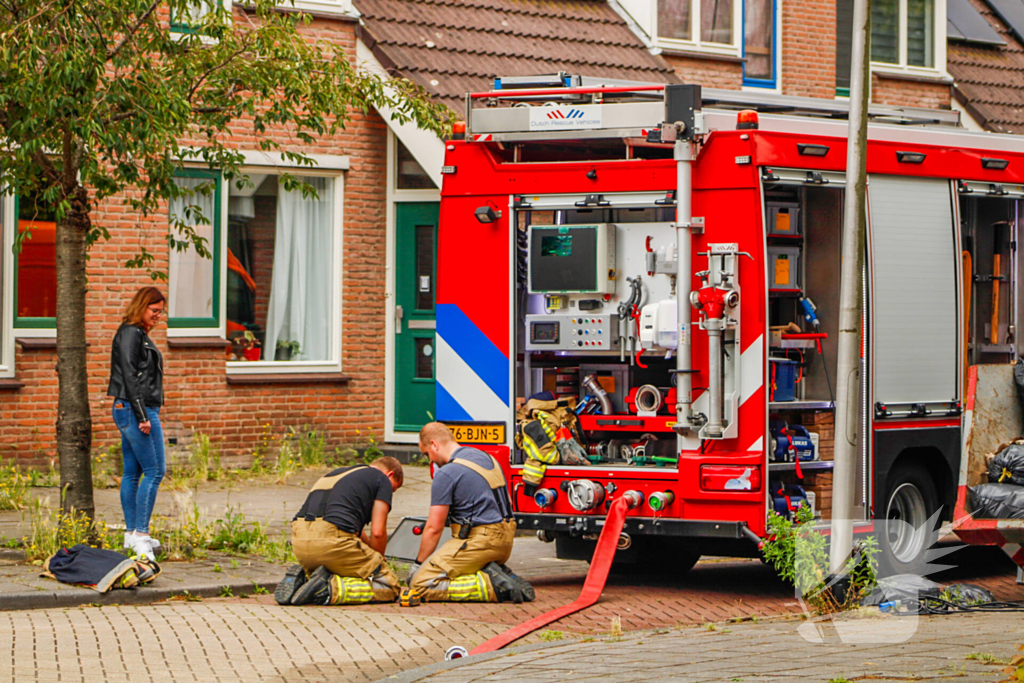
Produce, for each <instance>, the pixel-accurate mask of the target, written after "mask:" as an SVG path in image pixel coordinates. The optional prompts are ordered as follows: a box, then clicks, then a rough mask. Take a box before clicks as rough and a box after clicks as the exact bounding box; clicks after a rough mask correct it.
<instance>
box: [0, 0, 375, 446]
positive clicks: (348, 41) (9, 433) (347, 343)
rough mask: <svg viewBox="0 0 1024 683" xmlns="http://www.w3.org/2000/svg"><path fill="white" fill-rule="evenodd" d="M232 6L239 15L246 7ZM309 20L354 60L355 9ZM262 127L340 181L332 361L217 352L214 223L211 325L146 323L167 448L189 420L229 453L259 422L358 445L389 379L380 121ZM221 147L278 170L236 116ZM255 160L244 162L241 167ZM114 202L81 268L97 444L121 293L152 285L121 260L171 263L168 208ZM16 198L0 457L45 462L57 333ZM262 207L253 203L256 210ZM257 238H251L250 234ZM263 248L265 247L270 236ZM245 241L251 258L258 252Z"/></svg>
mask: <svg viewBox="0 0 1024 683" xmlns="http://www.w3.org/2000/svg"><path fill="white" fill-rule="evenodd" d="M234 11H235V12H236V14H237V13H240V12H241V11H242V10H240V9H239V8H235V10H234ZM314 16H315V18H314V19H313V21H312V22H311V23H310V24H309V25H308V26H302V27H301V28H300V29H299V30H300V31H301V32H302V33H304V34H307V35H308V36H310V37H311V38H312V37H315V38H318V39H322V40H325V41H329V42H331V43H335V44H340V45H342V46H344V48H345V51H346V52H347V53H348V54H349V55H350V57H351V58H352V59H353V60H354V59H355V54H356V29H357V26H358V20H357V19H356V18H355V17H354V16H353V15H352V14H351V13H350V11H348V10H347V9H346V8H344V7H341V6H340V5H339V6H338V7H337V8H330V7H326V9H325V10H320V11H317V12H316V13H315V15H314ZM270 135H273V136H274V137H275V138H277V139H278V140H279V141H281V142H282V143H284V145H283V146H284V148H285V149H288V150H293V151H299V152H303V153H306V154H314V155H316V156H317V158H318V159H319V160H320V162H321V165H320V168H319V169H318V170H317V171H316V172H315V174H316V175H322V176H324V177H325V178H327V180H326V181H325V182H330V183H333V186H334V189H335V190H340V192H339V193H338V194H339V195H340V196H339V198H338V200H337V201H336V205H337V207H339V213H340V215H339V216H335V217H334V220H333V222H332V223H331V225H330V231H331V233H332V235H333V238H335V239H340V240H341V248H340V249H337V250H335V252H334V254H335V255H337V256H338V257H339V258H338V259H336V260H335V262H334V263H332V264H331V265H332V267H333V268H336V269H337V270H336V274H335V277H336V278H337V279H338V289H339V291H340V292H342V293H343V294H342V296H343V301H342V302H341V303H340V305H337V306H336V307H335V308H336V311H335V312H336V313H337V314H338V315H340V320H339V321H337V322H335V321H332V322H333V323H334V328H335V331H336V333H337V334H340V335H341V337H342V339H341V343H339V344H337V347H338V349H339V350H338V351H337V352H336V353H332V354H331V357H330V358H327V359H326V360H329V361H330V363H327V364H324V365H325V366H333V367H312V368H309V367H306V366H308V365H310V364H309V363H306V364H300V365H301V367H291V366H292V365H293V364H291V363H288V364H284V363H278V364H276V365H277V366H278V367H273V366H274V365H275V364H274V363H272V362H267V363H263V364H262V365H264V367H263V368H261V370H262V372H261V373H253V372H251V371H250V369H249V368H246V367H238V366H240V365H242V366H244V365H245V363H228V362H226V349H228V348H229V347H228V346H227V344H226V341H225V334H226V326H227V325H228V323H227V321H226V311H225V305H226V303H227V302H226V301H225V298H226V297H227V286H226V283H225V279H226V278H227V276H228V273H229V271H228V267H227V263H226V258H225V253H226V244H227V233H228V229H229V228H228V225H222V226H220V242H219V247H220V249H219V253H216V254H215V258H214V260H213V262H210V264H209V267H210V268H211V269H216V271H217V276H216V278H215V280H216V281H218V285H216V286H217V287H219V291H218V292H216V293H213V297H212V298H213V299H214V300H216V301H217V303H216V304H215V308H219V310H214V311H213V314H214V318H215V321H216V326H215V327H207V328H196V329H195V330H192V329H188V328H177V329H176V328H172V327H169V326H168V325H167V324H166V323H162V324H160V325H159V326H158V327H157V328H156V329H155V330H154V331H153V333H152V337H153V339H154V341H155V342H156V344H157V346H158V347H159V348H160V349H161V351H162V353H163V356H164V367H165V370H164V372H165V385H164V386H165V399H166V404H165V406H164V409H163V410H162V413H161V416H162V422H163V425H164V429H165V433H166V437H167V438H168V441H169V443H170V446H171V450H172V451H173V450H174V445H175V444H178V445H179V446H180V445H183V444H185V443H187V442H188V439H189V437H190V434H191V430H196V431H200V432H203V433H206V434H208V435H209V436H210V437H211V438H212V440H213V441H214V442H215V443H217V444H218V445H219V446H220V447H221V450H222V454H223V455H224V456H226V459H227V461H228V462H242V461H245V460H247V456H248V455H249V453H250V450H251V447H252V445H253V444H255V443H256V441H257V439H258V437H259V435H260V434H261V433H262V432H263V430H264V429H268V430H271V431H273V432H274V433H278V434H279V433H282V432H283V431H285V430H286V429H287V428H289V427H295V428H299V427H301V426H303V425H310V426H313V427H316V428H317V429H319V430H320V431H322V432H324V433H325V434H327V435H329V437H330V441H329V443H330V445H331V446H332V447H333V446H341V445H365V444H366V443H367V442H368V440H369V439H370V438H371V437H373V438H376V439H378V440H380V439H382V436H383V425H384V418H383V414H384V406H383V394H382V391H381V386H382V385H383V383H384V379H385V378H384V369H383V365H384V348H383V345H382V344H381V333H382V330H383V328H384V320H383V318H384V299H385V294H386V292H385V281H386V278H385V272H384V269H383V267H382V259H381V258H380V254H382V253H383V252H384V250H385V241H386V240H385V230H384V224H385V213H386V210H385V195H384V193H383V192H382V191H381V188H382V187H384V185H385V183H386V175H387V174H386V166H387V160H386V157H385V153H386V149H387V124H386V123H385V122H384V120H383V119H382V118H381V117H380V116H379V115H378V114H377V113H376V112H370V113H367V114H362V113H359V112H353V115H352V118H351V121H350V123H349V124H348V126H347V129H346V130H345V131H343V132H341V133H340V134H338V135H336V136H334V137H331V138H325V139H323V140H321V141H319V142H318V144H316V145H315V146H308V145H303V144H301V143H298V142H296V141H295V140H294V139H290V138H289V137H288V135H287V133H286V132H285V131H283V130H273V131H271V132H270ZM229 146H231V147H233V148H236V149H239V150H243V151H247V152H248V154H247V170H248V172H249V173H250V175H252V176H253V177H256V174H259V175H260V176H267V177H271V176H273V175H274V174H275V173H277V172H280V171H281V170H283V169H285V168H286V166H284V165H283V164H284V163H285V162H283V161H282V159H281V158H280V156H279V155H267V154H262V153H259V152H257V151H256V150H257V149H258V147H257V140H256V138H255V137H254V136H253V134H252V132H251V130H249V129H247V127H246V126H245V125H244V124H240V125H239V126H237V127H236V132H235V133H234V134H233V135H232V137H231V138H230V140H229ZM250 156H251V161H252V163H248V161H249V160H250V159H249V157H250ZM290 170H293V171H295V169H290ZM297 174H298V173H297ZM311 175H312V174H311ZM264 185H265V186H266V185H267V183H264ZM228 194H229V191H228V187H227V184H226V183H225V184H224V185H223V187H222V192H221V195H222V196H221V199H222V204H226V202H227V196H228ZM255 199H256V200H257V201H256V204H257V206H259V205H263V209H264V210H263V211H262V214H264V218H265V217H266V216H265V214H266V204H267V201H268V197H256V198H255ZM123 200H124V197H121V196H116V197H112V198H110V199H107V200H105V201H103V202H102V203H100V204H99V205H98V206H96V207H95V208H94V210H93V213H92V220H93V223H94V224H96V225H102V226H103V227H105V228H107V229H108V230H109V231H110V235H111V239H110V240H109V241H101V242H98V243H97V244H96V245H95V246H94V247H93V248H92V250H91V253H90V261H89V264H88V276H89V291H88V295H87V319H86V325H87V338H88V343H89V345H90V346H89V350H88V371H89V403H90V408H91V412H92V417H93V427H94V439H93V443H94V446H95V447H103V446H105V445H107V444H110V443H112V442H115V441H118V440H119V435H118V433H117V430H116V428H115V426H114V424H113V422H112V420H111V416H110V405H111V402H110V399H109V398H108V397H107V396H106V388H107V381H108V378H109V359H110V343H111V339H112V337H113V334H114V332H115V331H116V329H117V327H118V325H119V322H120V317H121V314H122V312H123V310H124V307H125V305H126V304H127V302H128V300H129V299H130V298H131V296H132V295H133V294H134V292H135V291H136V290H137V289H138V288H139V287H141V286H143V285H146V284H150V280H149V278H148V277H147V275H146V273H145V272H144V271H142V270H131V269H126V268H125V267H124V262H125V261H126V260H127V259H128V258H130V257H131V256H133V255H134V254H135V253H136V250H137V248H138V246H139V245H140V244H144V245H145V246H146V248H147V249H148V250H149V251H151V252H153V253H154V255H155V257H156V263H157V267H158V268H159V269H161V270H163V271H164V272H168V270H169V266H170V260H169V259H170V254H169V252H168V247H167V245H166V242H165V241H164V239H163V235H164V234H165V232H166V226H167V221H168V217H167V214H166V213H162V214H158V215H153V216H150V217H148V218H142V217H141V216H139V215H137V214H135V213H133V212H132V211H131V209H130V208H129V207H127V206H125V205H124V203H123ZM15 205H16V202H15V200H14V198H11V197H5V198H3V200H2V208H0V211H2V213H0V216H2V226H3V228H2V230H3V233H2V234H3V238H4V249H3V260H2V268H0V271H2V273H3V280H2V282H3V285H2V288H0V294H2V296H3V299H2V302H3V305H2V309H3V314H4V321H5V324H4V327H3V328H2V334H0V345H2V348H3V353H2V354H0V366H2V368H3V378H2V379H0V410H2V412H3V416H4V417H3V419H2V420H0V459H9V458H15V459H17V460H18V461H20V462H23V463H25V464H30V465H44V464H47V463H49V462H51V461H52V459H53V458H54V457H55V456H54V440H55V426H54V423H55V411H56V399H57V375H56V372H55V364H56V362H57V357H56V344H55V332H54V329H53V326H52V322H51V323H50V324H47V321H46V320H45V319H43V320H40V318H45V316H39V315H32V314H38V313H40V312H42V313H44V314H45V313H47V312H49V310H48V309H46V308H45V306H46V305H48V304H44V303H40V301H41V299H40V298H39V297H38V296H37V297H35V299H36V300H35V301H33V296H32V293H31V292H30V291H28V290H29V288H30V287H31V288H36V287H38V288H39V289H38V290H37V292H38V291H41V290H46V289H48V287H49V286H48V284H47V283H45V282H44V280H45V277H44V278H38V279H35V277H36V273H34V272H33V273H23V274H22V276H21V277H18V273H17V270H18V268H17V266H18V265H19V264H18V263H17V261H18V260H28V258H27V257H26V254H25V252H23V253H22V256H20V257H18V258H15V257H14V256H12V254H11V248H10V246H11V241H12V239H13V234H14V226H15V225H17V222H18V217H17V216H16V215H15ZM217 213H218V214H225V215H226V214H227V207H226V206H220V207H218V208H217ZM260 213H261V212H257V216H256V217H257V218H259V214H260ZM22 218H24V214H23V216H22ZM270 218H271V220H272V219H273V215H271V217H270ZM256 227H257V228H258V226H256ZM264 233H266V230H264ZM271 233H272V226H271ZM253 234H254V235H256V236H257V237H258V235H259V232H258V230H254V231H253ZM271 238H272V234H271ZM260 244H263V245H267V244H268V241H267V240H266V239H264V240H262V241H260ZM269 249H270V250H271V251H273V242H272V241H271V242H270V243H269ZM215 251H218V250H215ZM253 251H254V252H257V254H256V255H257V257H258V256H259V254H258V251H259V250H258V249H254V250H253ZM257 260H260V259H257ZM261 260H262V266H263V269H264V271H267V270H268V269H269V268H270V267H271V260H272V259H271V258H269V257H266V255H265V257H264V258H262V259H261ZM26 269H27V266H26ZM174 274H175V273H174V272H173V270H172V272H171V273H170V275H171V281H170V282H168V283H164V284H160V285H159V286H160V288H161V289H162V290H163V291H164V292H165V293H168V291H169V288H173V287H175V285H176V283H175V282H174V281H173V279H174ZM253 276H254V279H255V280H256V281H259V282H260V287H259V289H258V290H257V292H258V293H259V294H258V295H257V297H256V298H257V301H256V308H257V309H259V308H260V307H262V309H263V318H264V319H265V317H266V295H267V289H268V287H269V281H270V275H269V272H263V273H261V272H259V271H258V269H255V268H254V271H253ZM51 277H52V275H51ZM197 281H198V280H197ZM19 284H20V285H21V286H20V288H19V287H18V285H19ZM179 287H180V285H179ZM16 289H18V292H16V291H15V290H16ZM204 296H205V294H204ZM44 298H45V297H44ZM260 298H262V301H261V300H260ZM335 312H332V316H333V315H334V313H335ZM25 314H28V315H25ZM51 315H52V313H51ZM172 316H173V311H172ZM229 365H233V366H235V367H233V368H232V367H229ZM253 365H254V366H255V365H260V364H253ZM313 365H315V364H313Z"/></svg>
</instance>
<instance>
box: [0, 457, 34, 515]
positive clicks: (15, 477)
mask: <svg viewBox="0 0 1024 683" xmlns="http://www.w3.org/2000/svg"><path fill="white" fill-rule="evenodd" d="M31 482H32V480H31V477H29V476H28V475H26V474H24V473H22V471H21V467H19V466H18V465H17V464H15V463H5V462H3V461H0V510H24V509H25V508H26V507H27V506H28V490H29V487H30V486H31V485H32V483H31Z"/></svg>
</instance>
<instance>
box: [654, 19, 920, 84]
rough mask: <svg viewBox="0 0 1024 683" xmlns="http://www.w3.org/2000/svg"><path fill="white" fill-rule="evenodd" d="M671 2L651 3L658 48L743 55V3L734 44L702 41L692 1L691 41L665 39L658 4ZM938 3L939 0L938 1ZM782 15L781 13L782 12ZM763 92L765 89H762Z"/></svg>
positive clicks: (735, 30) (733, 31)
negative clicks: (659, 23) (659, 19)
mask: <svg viewBox="0 0 1024 683" xmlns="http://www.w3.org/2000/svg"><path fill="white" fill-rule="evenodd" d="M669 1H671V0H650V3H651V29H652V30H651V40H652V42H653V43H654V45H655V46H656V47H660V48H665V49H669V50H672V49H675V50H689V51H693V52H707V53H708V54H717V55H729V56H733V57H739V56H741V55H742V53H743V2H742V0H732V26H733V30H732V43H731V44H724V43H709V42H704V41H702V40H701V39H700V9H701V8H700V4H701V0H690V3H691V7H690V36H691V38H692V39H691V40H680V39H678V38H665V37H662V36H661V35H660V31H659V30H658V3H659V2H669ZM936 1H938V0H936ZM780 14H781V12H780ZM762 90H763V88H762Z"/></svg>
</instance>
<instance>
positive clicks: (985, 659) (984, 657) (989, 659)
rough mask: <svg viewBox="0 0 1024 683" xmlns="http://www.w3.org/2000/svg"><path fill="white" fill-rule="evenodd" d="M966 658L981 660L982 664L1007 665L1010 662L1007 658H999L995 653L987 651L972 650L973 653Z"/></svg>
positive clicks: (975, 660)
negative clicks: (991, 653)
mask: <svg viewBox="0 0 1024 683" xmlns="http://www.w3.org/2000/svg"><path fill="white" fill-rule="evenodd" d="M964 659H966V660H969V661H974V662H981V663H982V664H988V665H990V666H1006V665H1007V664H1009V663H1010V662H1009V661H1008V660H1006V659H999V658H998V657H996V656H994V655H990V654H989V653H987V652H972V653H971V654H969V655H967V656H966V657H964Z"/></svg>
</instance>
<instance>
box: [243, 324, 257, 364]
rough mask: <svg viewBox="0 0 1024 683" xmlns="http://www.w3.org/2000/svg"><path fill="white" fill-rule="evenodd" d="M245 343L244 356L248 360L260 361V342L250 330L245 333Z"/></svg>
mask: <svg viewBox="0 0 1024 683" xmlns="http://www.w3.org/2000/svg"><path fill="white" fill-rule="evenodd" d="M244 338H245V343H244V349H243V351H242V355H243V356H244V357H245V359H246V360H259V359H260V340H259V339H257V338H256V335H254V334H253V333H252V332H251V331H250V330H246V331H245V335H244Z"/></svg>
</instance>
